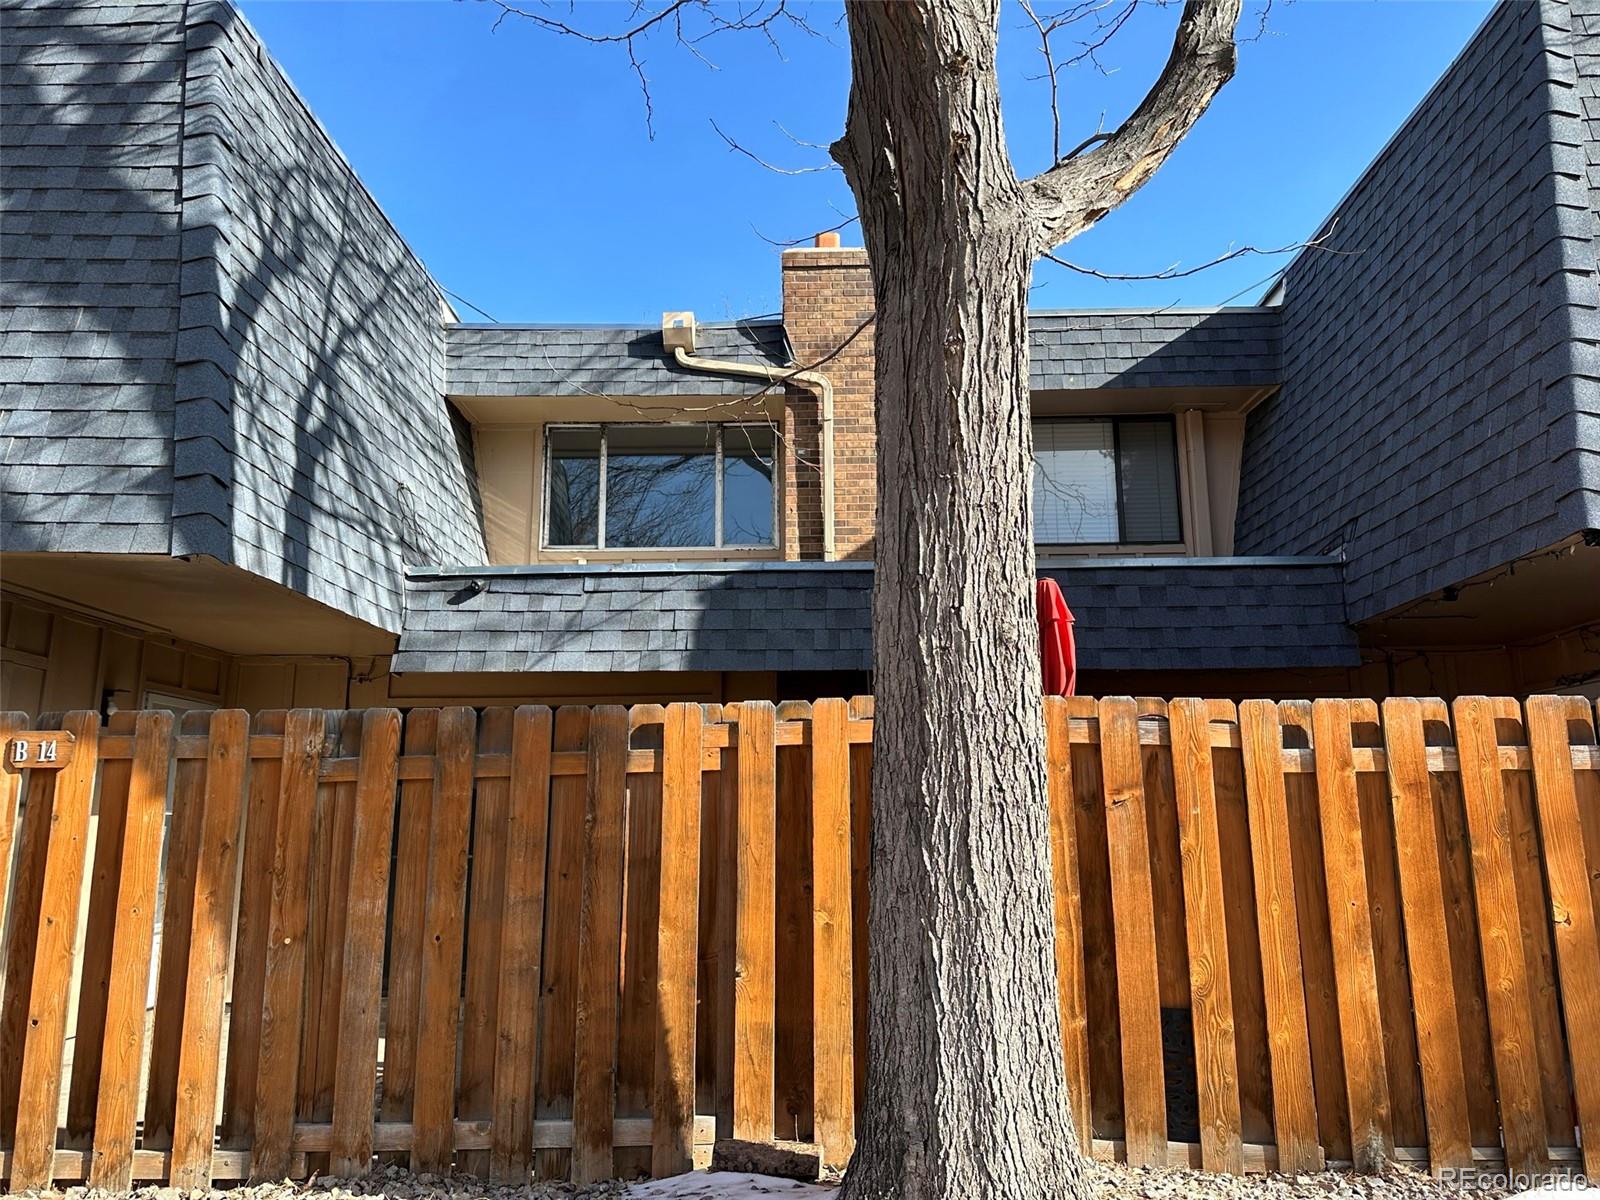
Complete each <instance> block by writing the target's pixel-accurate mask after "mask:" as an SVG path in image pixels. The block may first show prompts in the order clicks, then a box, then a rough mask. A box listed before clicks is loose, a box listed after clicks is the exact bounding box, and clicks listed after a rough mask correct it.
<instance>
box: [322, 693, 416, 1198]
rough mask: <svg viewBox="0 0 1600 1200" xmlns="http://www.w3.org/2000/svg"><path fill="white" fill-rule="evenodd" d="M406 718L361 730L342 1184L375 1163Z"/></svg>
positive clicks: (342, 1008)
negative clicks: (386, 945) (393, 849)
mask: <svg viewBox="0 0 1600 1200" xmlns="http://www.w3.org/2000/svg"><path fill="white" fill-rule="evenodd" d="M399 752H400V714H399V713H398V712H397V711H396V710H394V709H392V708H373V709H368V710H367V713H366V717H365V718H364V720H363V722H362V730H361V766H360V768H359V774H358V775H357V777H356V794H355V797H354V804H355V820H354V825H353V828H352V832H351V840H350V880H349V884H348V887H347V889H346V904H347V905H348V909H347V912H346V915H345V922H344V936H345V944H344V970H343V971H342V973H341V976H340V980H341V985H342V986H343V988H344V996H343V998H342V999H341V1000H340V1003H339V1050H338V1057H337V1059H336V1060H335V1063H334V1085H333V1150H332V1152H331V1153H330V1155H329V1159H328V1167H329V1170H330V1171H331V1172H332V1174H334V1175H336V1176H353V1175H361V1174H364V1173H365V1172H366V1171H367V1170H368V1168H369V1167H370V1166H371V1163H372V1124H373V1095H372V1081H373V1077H374V1076H375V1075H376V1073H377V1070H378V1022H379V1017H380V1015H381V1013H380V1010H381V1008H382V1003H383V941H384V928H385V926H384V919H385V917H386V916H387V915H388V900H389V849H390V845H391V843H392V841H393V838H394V801H395V791H394V788H395V768H396V761H397V756H398V755H399Z"/></svg>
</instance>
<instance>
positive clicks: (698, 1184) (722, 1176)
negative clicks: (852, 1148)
mask: <svg viewBox="0 0 1600 1200" xmlns="http://www.w3.org/2000/svg"><path fill="white" fill-rule="evenodd" d="M833 1192H834V1188H833V1186H832V1185H830V1184H826V1183H800V1182H798V1181H797V1180H793V1179H779V1178H777V1177H776V1176H773V1175H749V1174H746V1173H744V1172H741V1171H690V1172H689V1173H688V1174H687V1175H674V1176H672V1178H670V1179H652V1180H650V1181H649V1182H647V1183H636V1184H633V1185H632V1186H630V1187H629V1188H628V1198H629V1200H767V1198H769V1197H771V1198H773V1200H828V1198H829V1197H831V1196H832V1194H833Z"/></svg>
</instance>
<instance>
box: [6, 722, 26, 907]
mask: <svg viewBox="0 0 1600 1200" xmlns="http://www.w3.org/2000/svg"><path fill="white" fill-rule="evenodd" d="M26 728H28V715H27V714H26V713H20V712H0V749H3V748H4V747H5V746H7V745H9V744H10V742H11V739H12V737H13V736H14V735H16V734H18V733H21V732H22V731H23V730H24V729H26ZM21 798H22V772H21V771H17V770H12V769H11V768H10V767H9V766H0V880H5V881H6V884H0V937H4V935H5V929H6V911H7V907H6V901H7V899H8V898H9V894H10V888H9V886H7V885H9V883H10V880H11V850H12V847H13V846H15V845H16V834H17V809H18V807H19V804H20V801H21Z"/></svg>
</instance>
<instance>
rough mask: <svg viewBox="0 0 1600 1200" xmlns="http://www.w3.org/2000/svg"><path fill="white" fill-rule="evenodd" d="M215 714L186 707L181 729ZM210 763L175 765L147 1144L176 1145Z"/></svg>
mask: <svg viewBox="0 0 1600 1200" xmlns="http://www.w3.org/2000/svg"><path fill="white" fill-rule="evenodd" d="M211 716H212V714H211V713H209V712H187V713H184V714H183V715H182V716H180V717H179V718H178V733H179V735H180V736H193V737H203V736H205V734H206V733H207V731H208V730H209V729H210V728H211ZM206 763H207V760H206V759H205V758H196V759H179V760H178V763H177V766H176V767H175V769H174V771H173V780H172V810H171V815H170V816H169V817H168V818H167V825H168V833H167V862H166V869H165V875H166V878H165V881H164V884H163V887H164V892H165V894H164V896H163V903H162V911H161V963H160V966H159V967H158V968H157V973H156V1004H155V1016H154V1018H153V1021H152V1024H151V1026H150V1078H149V1082H148V1083H147V1084H146V1085H145V1101H144V1136H143V1138H142V1141H143V1144H144V1146H145V1147H146V1148H148V1149H155V1150H165V1149H168V1148H170V1147H171V1146H172V1131H173V1114H174V1111H175V1108H176V1105H177V1100H178V1054H179V1049H180V1047H181V1046H182V1043H183V1008H184V1005H185V1004H186V1003H187V994H186V990H185V989H186V983H187V980H188V964H189V938H190V932H191V927H192V924H193V921H194V880H195V871H196V869H197V866H198V855H199V852H200V823H201V820H202V818H203V817H204V816H205V787H206Z"/></svg>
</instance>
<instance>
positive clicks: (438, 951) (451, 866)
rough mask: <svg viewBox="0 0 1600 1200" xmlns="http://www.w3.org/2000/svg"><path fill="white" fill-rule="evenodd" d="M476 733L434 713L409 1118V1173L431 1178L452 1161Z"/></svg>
mask: <svg viewBox="0 0 1600 1200" xmlns="http://www.w3.org/2000/svg"><path fill="white" fill-rule="evenodd" d="M476 729H477V715H476V714H475V713H474V712H473V711H472V710H471V709H470V708H447V709H445V710H444V711H443V712H441V713H440V714H439V751H438V758H437V759H436V760H435V761H436V763H437V766H436V772H437V773H436V774H435V776H434V785H433V806H432V813H431V817H432V824H431V826H430V830H429V837H428V902H427V906H426V910H425V915H424V918H423V925H424V933H423V939H422V975H421V991H420V996H421V999H420V1004H419V1008H418V1014H417V1056H416V1063H417V1066H416V1082H415V1085H414V1086H415V1094H414V1096H413V1099H412V1118H411V1124H412V1129H413V1133H412V1141H411V1169H412V1170H413V1171H419V1172H429V1173H432V1174H439V1173H444V1172H447V1171H449V1169H450V1165H451V1162H452V1161H453V1159H454V1157H455V1094H456V1086H455V1085H456V1038H457V1036H458V1031H457V1022H458V1020H459V1018H460V1013H461V951H462V942H463V939H464V937H465V923H466V911H465V910H466V899H467V838H468V825H469V823H470V821H471V819H472V765H473V741H474V734H475V732H476Z"/></svg>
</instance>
